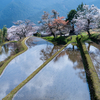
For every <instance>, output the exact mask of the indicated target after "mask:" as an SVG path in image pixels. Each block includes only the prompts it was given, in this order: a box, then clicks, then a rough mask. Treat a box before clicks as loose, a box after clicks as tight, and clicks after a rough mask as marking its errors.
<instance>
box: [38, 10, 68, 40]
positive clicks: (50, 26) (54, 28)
mask: <svg viewBox="0 0 100 100" xmlns="http://www.w3.org/2000/svg"><path fill="white" fill-rule="evenodd" d="M52 13H53V15H51V16H50V15H49V13H47V12H44V15H42V18H41V21H39V23H40V24H41V30H42V31H46V32H47V33H50V34H51V35H53V36H54V38H55V37H56V35H57V34H60V35H62V33H64V32H66V33H67V31H68V29H69V25H68V21H67V22H65V20H64V17H59V13H58V12H56V11H55V10H52Z"/></svg>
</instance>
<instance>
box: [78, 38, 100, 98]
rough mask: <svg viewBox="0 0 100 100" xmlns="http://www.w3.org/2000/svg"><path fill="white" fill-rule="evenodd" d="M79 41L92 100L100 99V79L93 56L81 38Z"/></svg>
mask: <svg viewBox="0 0 100 100" xmlns="http://www.w3.org/2000/svg"><path fill="white" fill-rule="evenodd" d="M77 43H78V45H79V48H80V52H81V56H82V59H83V64H84V68H85V72H86V77H87V82H88V85H89V89H90V96H91V100H100V80H99V78H98V75H97V73H96V70H95V68H94V65H93V63H92V60H91V57H90V55H89V53H88V51H87V48H86V46H85V44H84V43H81V40H77Z"/></svg>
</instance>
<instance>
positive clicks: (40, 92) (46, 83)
mask: <svg viewBox="0 0 100 100" xmlns="http://www.w3.org/2000/svg"><path fill="white" fill-rule="evenodd" d="M72 47H73V46H72V45H69V46H68V47H67V48H65V49H64V50H63V51H62V52H61V53H60V54H59V55H58V56H56V57H55V58H54V59H53V60H52V61H51V62H50V63H48V64H47V65H46V66H45V68H44V69H42V70H41V71H40V72H39V73H38V74H37V75H36V76H35V77H34V78H33V79H32V80H31V81H30V82H28V83H27V84H26V85H25V86H24V87H23V88H22V89H21V90H20V91H19V92H18V93H17V94H16V96H15V97H14V99H13V100H90V94H89V89H88V85H87V83H86V82H83V80H84V79H85V74H83V73H84V67H83V64H81V63H82V60H81V56H80V52H79V50H78V49H77V47H76V46H75V48H74V50H73V49H72ZM45 51H46V50H45ZM44 56H45V55H44ZM69 57H70V58H69ZM73 57H74V58H73ZM44 58H45V57H44ZM77 74H78V75H79V76H80V78H79V77H78V75H77Z"/></svg>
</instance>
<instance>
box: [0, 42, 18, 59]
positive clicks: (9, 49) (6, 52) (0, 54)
mask: <svg viewBox="0 0 100 100" xmlns="http://www.w3.org/2000/svg"><path fill="white" fill-rule="evenodd" d="M16 48H17V44H16V43H7V44H4V45H3V46H2V49H1V51H0V61H4V60H5V59H6V58H7V57H9V56H10V55H11V54H12V53H13V52H14V50H15V49H16Z"/></svg>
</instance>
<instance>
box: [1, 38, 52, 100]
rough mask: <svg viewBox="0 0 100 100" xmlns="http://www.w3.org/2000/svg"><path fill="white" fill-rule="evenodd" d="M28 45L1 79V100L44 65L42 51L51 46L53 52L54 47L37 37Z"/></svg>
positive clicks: (9, 65)
mask: <svg viewBox="0 0 100 100" xmlns="http://www.w3.org/2000/svg"><path fill="white" fill-rule="evenodd" d="M39 42H40V43H41V44H40V43H39ZM26 44H27V46H28V47H29V49H28V50H27V51H26V52H24V53H23V54H21V55H19V56H17V57H16V58H15V59H13V60H12V61H11V62H10V63H9V64H8V65H7V67H6V69H5V70H4V73H3V74H2V75H1V77H0V100H1V99H2V98H3V97H5V96H6V95H7V94H8V93H9V92H10V91H11V90H12V89H14V88H15V87H16V86H17V85H18V84H19V83H21V82H22V81H23V80H25V79H26V78H27V77H28V76H29V75H30V74H31V73H32V72H33V71H35V70H36V69H37V68H38V67H39V66H40V65H41V64H43V62H44V60H41V59H40V58H41V50H42V49H46V48H47V47H48V46H49V47H50V48H51V50H52V48H53V47H54V45H53V44H52V43H49V42H47V41H45V40H43V39H40V38H35V37H33V38H31V39H30V40H27V42H26ZM34 44H35V45H34Z"/></svg>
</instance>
